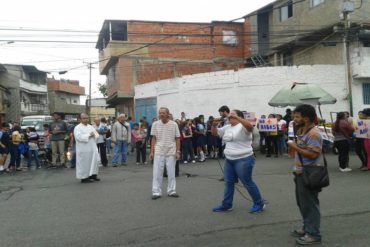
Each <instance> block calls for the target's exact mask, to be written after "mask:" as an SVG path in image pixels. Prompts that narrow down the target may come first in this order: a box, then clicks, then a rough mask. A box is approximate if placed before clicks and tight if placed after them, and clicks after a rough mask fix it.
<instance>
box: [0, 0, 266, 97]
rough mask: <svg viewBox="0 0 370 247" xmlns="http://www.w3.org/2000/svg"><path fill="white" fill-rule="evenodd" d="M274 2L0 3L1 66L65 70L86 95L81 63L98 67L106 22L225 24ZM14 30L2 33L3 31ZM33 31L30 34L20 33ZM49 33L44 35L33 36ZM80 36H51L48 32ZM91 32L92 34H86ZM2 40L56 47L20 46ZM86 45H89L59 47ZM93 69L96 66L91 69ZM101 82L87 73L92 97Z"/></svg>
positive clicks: (35, 0)
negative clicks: (99, 42) (101, 32)
mask: <svg viewBox="0 0 370 247" xmlns="http://www.w3.org/2000/svg"><path fill="white" fill-rule="evenodd" d="M270 2H273V1H272V0H231V1H220V0H187V1H174V0H131V1H127V0H126V1H124V0H101V1H95V0H93V1H87V0H86V1H85V0H73V1H72V0H63V1H57V0H52V1H47V0H32V1H31V0H11V1H2V3H1V14H0V63H4V64H7V63H9V64H31V65H35V66H36V67H37V68H38V69H40V70H44V71H50V72H53V73H51V74H50V76H51V75H54V76H55V77H56V78H57V79H59V78H60V77H59V75H58V73H56V71H62V70H68V71H69V72H68V73H66V74H64V75H63V76H62V78H64V79H71V80H79V81H80V84H81V85H82V86H84V87H85V92H86V94H87V93H88V81H89V71H88V69H87V65H86V63H88V62H95V61H98V50H96V49H95V42H96V40H97V33H98V32H99V30H100V28H101V27H102V24H103V21H104V20H105V19H120V20H151V21H175V22H211V21H215V20H218V21H230V20H233V19H236V18H239V17H242V16H244V15H246V14H248V13H250V12H253V11H254V10H256V9H258V8H260V7H262V6H264V5H266V4H268V3H270ZM13 28H14V29H17V30H14V31H13V30H12V31H11V30H4V29H13ZM20 28H22V29H32V31H22V30H19V29H20ZM35 29H43V30H45V29H48V30H49V31H39V32H36V31H34V30H35ZM60 29H68V30H76V31H84V32H76V33H71V32H68V33H67V32H53V31H52V30H60ZM86 31H91V32H86ZM5 40H37V41H42V40H43V41H50V40H54V41H57V42H55V43H47V42H43V43H25V42H20V41H16V42H14V43H11V44H7V42H6V41H5ZM59 41H88V42H91V43H84V44H76V43H61V42H59ZM97 67H98V66H97V65H95V68H97ZM98 82H100V83H104V82H105V77H104V76H100V75H99V71H98V69H93V71H92V84H93V86H92V95H93V98H94V97H100V96H101V95H100V94H99V92H98V90H97V87H96V84H97V83H98Z"/></svg>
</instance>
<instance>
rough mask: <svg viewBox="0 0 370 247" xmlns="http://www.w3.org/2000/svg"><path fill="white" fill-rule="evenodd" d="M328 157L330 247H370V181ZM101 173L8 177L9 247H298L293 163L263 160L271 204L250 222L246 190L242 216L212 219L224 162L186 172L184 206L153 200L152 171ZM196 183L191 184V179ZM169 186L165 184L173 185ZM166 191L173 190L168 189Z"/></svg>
mask: <svg viewBox="0 0 370 247" xmlns="http://www.w3.org/2000/svg"><path fill="white" fill-rule="evenodd" d="M335 159H336V156H330V157H329V164H330V172H331V173H330V175H331V186H330V187H328V188H327V189H325V190H324V192H323V193H321V196H320V199H321V207H322V215H323V217H322V235H323V244H322V246H369V245H370V234H369V232H370V224H369V222H370V221H369V219H370V203H369V202H370V172H360V171H359V170H358V169H357V167H359V165H360V163H359V160H358V159H357V157H355V156H351V157H350V160H351V161H350V164H351V166H352V168H354V171H353V172H350V173H340V172H339V170H338V169H337V162H336V161H335ZM133 160H134V156H133V155H130V161H131V163H129V165H128V166H127V167H118V168H112V167H108V168H101V169H100V171H101V172H100V177H101V179H102V181H100V182H95V183H92V184H81V183H79V181H78V180H76V179H75V171H74V170H71V169H64V170H55V169H54V170H43V169H41V170H37V171H31V172H20V173H17V174H16V175H1V176H0V190H1V193H0V210H1V220H0V224H1V235H0V236H1V237H0V246H2V247H5V246H6V247H18V246H22V247H26V246H35V247H42V246H47V247H54V246H79V247H82V246H135V247H136V246H162V247H163V246H295V243H294V238H292V237H290V236H289V232H290V231H291V230H292V229H293V228H295V227H297V226H300V217H299V213H298V209H297V207H296V205H295V198H294V191H293V181H292V176H291V174H290V168H291V163H292V160H291V159H289V158H286V157H284V158H279V159H274V158H265V157H263V156H262V155H259V156H258V157H257V164H256V168H255V172H254V174H255V176H254V177H255V181H256V182H257V184H258V185H259V187H260V189H261V192H262V195H263V197H264V198H265V199H266V200H267V201H268V204H267V208H266V211H264V212H263V213H261V214H259V215H251V214H249V213H248V208H249V207H250V206H251V202H250V199H249V196H248V195H247V194H246V193H245V191H244V190H243V189H242V191H243V193H244V195H245V196H246V198H247V199H245V198H244V197H242V196H241V195H240V194H239V193H238V192H237V191H236V194H235V199H234V210H233V211H231V212H228V213H213V212H212V211H211V208H212V207H213V206H215V205H217V204H218V203H219V202H220V201H221V198H222V193H223V183H222V182H220V181H218V179H219V178H220V177H221V170H220V167H219V164H218V162H217V161H216V160H211V161H207V162H205V163H202V164H200V163H197V164H190V165H181V171H180V173H181V176H180V177H179V178H178V179H177V188H178V190H177V191H178V193H179V194H180V198H178V199H176V198H170V197H167V196H165V197H162V198H161V199H159V200H156V201H153V200H151V198H150V196H151V178H152V167H151V165H146V166H139V167H138V166H136V165H135V164H134V162H133ZM189 174H191V175H192V176H187V175H189ZM166 184H167V183H166V181H165V183H164V185H166ZM163 188H165V187H163Z"/></svg>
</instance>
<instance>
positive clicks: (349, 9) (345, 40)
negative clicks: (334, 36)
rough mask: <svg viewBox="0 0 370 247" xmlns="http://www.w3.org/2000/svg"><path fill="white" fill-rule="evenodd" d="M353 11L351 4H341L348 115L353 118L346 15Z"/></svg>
mask: <svg viewBox="0 0 370 247" xmlns="http://www.w3.org/2000/svg"><path fill="white" fill-rule="evenodd" d="M353 11H354V5H353V3H352V2H344V3H343V21H344V36H343V47H344V52H345V59H346V61H345V64H346V72H347V87H348V96H347V98H348V103H349V113H350V115H351V116H353V101H352V81H353V78H352V69H351V56H350V39H349V29H350V21H349V18H348V14H349V13H352V12H353Z"/></svg>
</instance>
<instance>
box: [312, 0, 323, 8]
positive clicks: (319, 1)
mask: <svg viewBox="0 0 370 247" xmlns="http://www.w3.org/2000/svg"><path fill="white" fill-rule="evenodd" d="M324 1H325V0H311V8H312V7H316V6H317V5H320V4H322V3H323V2H324Z"/></svg>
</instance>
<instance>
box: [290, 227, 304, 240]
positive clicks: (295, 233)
mask: <svg viewBox="0 0 370 247" xmlns="http://www.w3.org/2000/svg"><path fill="white" fill-rule="evenodd" d="M305 234H306V233H305V232H304V230H303V229H298V230H293V231H292V232H291V233H290V235H291V236H292V237H296V238H300V237H303V236H304V235H305Z"/></svg>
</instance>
